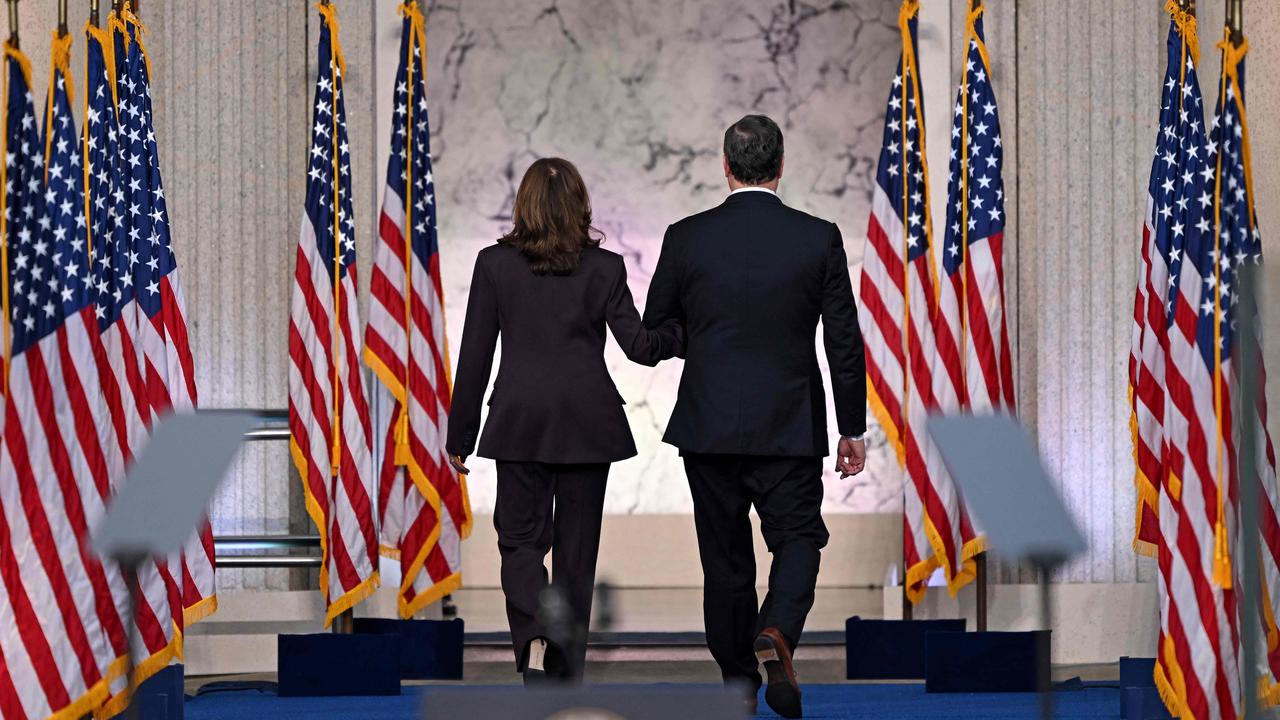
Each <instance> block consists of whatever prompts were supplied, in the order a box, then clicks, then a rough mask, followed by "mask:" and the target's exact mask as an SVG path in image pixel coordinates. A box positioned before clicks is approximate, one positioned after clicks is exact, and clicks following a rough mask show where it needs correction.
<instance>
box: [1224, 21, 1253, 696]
mask: <svg viewBox="0 0 1280 720" xmlns="http://www.w3.org/2000/svg"><path fill="white" fill-rule="evenodd" d="M1226 5H1227V16H1226V23H1227V40H1228V42H1229V43H1230V44H1231V45H1234V46H1236V47H1240V46H1241V45H1242V44H1243V43H1244V7H1243V6H1244V3H1243V1H1242V0H1226ZM1227 62H1228V60H1227V53H1224V54H1223V67H1222V75H1223V77H1224V78H1225V77H1226V76H1227V73H1228V70H1229V68H1228V67H1227V65H1226V63H1227ZM1224 100H1225V98H1224ZM1237 102H1239V103H1240V106H1239V107H1240V122H1241V123H1242V124H1244V122H1245V119H1244V98H1243V97H1238V98H1237ZM1225 111H1226V108H1225V107H1224V108H1223V112H1225ZM1242 152H1248V146H1247V145H1245V146H1244V148H1242ZM1245 162H1246V163H1247V162H1248V156H1247V155H1246V156H1245ZM1247 167H1248V166H1247V165H1246V168H1247ZM1219 175H1221V170H1219ZM1249 202H1250V205H1251V206H1252V203H1253V198H1252V197H1250V198H1249ZM1250 210H1252V207H1251V208H1250ZM1252 218H1253V213H1252V212H1250V214H1249V218H1248V219H1247V220H1246V222H1247V223H1249V224H1250V225H1252ZM1257 270H1258V266H1257V265H1250V264H1248V263H1243V264H1241V266H1240V269H1239V274H1238V277H1237V280H1236V282H1237V285H1238V289H1237V291H1236V293H1237V297H1239V298H1240V304H1239V311H1238V312H1239V315H1238V316H1237V318H1236V320H1237V323H1238V324H1239V327H1242V328H1245V331H1244V332H1242V333H1240V355H1239V358H1240V370H1241V372H1240V385H1239V393H1238V395H1239V397H1240V398H1241V402H1240V407H1239V408H1238V412H1239V413H1240V416H1239V417H1240V419H1239V425H1238V427H1241V428H1243V430H1244V431H1243V432H1242V433H1240V447H1239V450H1238V452H1239V456H1238V457H1239V477H1240V482H1241V487H1240V490H1239V492H1240V497H1241V498H1242V500H1243V499H1245V498H1249V497H1255V498H1257V497H1260V496H1261V492H1262V488H1261V487H1259V480H1260V478H1259V476H1258V464H1257V460H1258V455H1257V453H1258V447H1257V441H1258V439H1259V434H1260V433H1261V432H1262V428H1260V427H1258V425H1259V415H1258V408H1257V406H1256V404H1255V403H1256V402H1257V397H1256V393H1251V392H1244V391H1243V389H1244V388H1250V387H1259V386H1260V385H1261V379H1262V378H1261V377H1260V370H1261V367H1260V363H1259V359H1260V358H1261V355H1262V349H1261V348H1260V347H1259V343H1258V336H1257V334H1256V332H1255V328H1256V327H1258V326H1259V323H1260V318H1259V308H1260V307H1261V305H1260V303H1258V300H1259V298H1258V296H1257V294H1256V293H1260V292H1262V288H1261V287H1259V285H1258V283H1257V280H1258V276H1257ZM1239 512H1240V536H1241V537H1246V538H1257V537H1258V509H1257V506H1256V505H1255V503H1252V502H1245V501H1242V502H1240V510H1239ZM1250 545H1251V543H1250V544H1246V545H1245V547H1244V551H1243V552H1242V553H1240V564H1241V575H1242V584H1243V585H1244V587H1243V589H1242V595H1243V598H1242V603H1241V616H1242V617H1246V618H1256V617H1258V616H1259V608H1258V602H1259V600H1260V598H1261V597H1262V592H1263V590H1262V578H1261V577H1260V575H1259V567H1258V565H1259V562H1258V557H1257V555H1256V554H1255V553H1254V552H1251V551H1250V549H1249V546H1250ZM1258 630H1259V628H1258V626H1257V625H1256V624H1255V623H1252V622H1248V623H1245V625H1244V628H1242V632H1241V640H1242V645H1243V647H1242V650H1243V653H1244V662H1242V663H1241V666H1243V668H1244V672H1243V673H1241V678H1240V680H1241V687H1243V688H1246V690H1245V692H1244V693H1243V694H1244V718H1245V720H1254V719H1255V718H1259V717H1262V714H1261V713H1262V710H1261V707H1260V703H1259V698H1258V693H1257V692H1251V691H1250V688H1253V687H1254V686H1255V682H1256V676H1255V672H1254V669H1255V668H1257V667H1259V665H1260V660H1261V658H1260V657H1259V655H1260V653H1259V650H1260V648H1261V647H1262V642H1261V638H1260V637H1259V632H1258Z"/></svg>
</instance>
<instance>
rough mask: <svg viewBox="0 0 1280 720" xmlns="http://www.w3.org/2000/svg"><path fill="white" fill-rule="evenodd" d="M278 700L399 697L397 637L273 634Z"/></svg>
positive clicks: (339, 634)
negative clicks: (336, 697) (285, 698)
mask: <svg viewBox="0 0 1280 720" xmlns="http://www.w3.org/2000/svg"><path fill="white" fill-rule="evenodd" d="M276 675H277V678H278V681H279V686H280V690H279V693H280V697H315V696H333V695H399V694H400V636H398V635H361V634H358V633H356V634H348V633H332V632H325V633H312V634H309V635H279V636H277V638H276Z"/></svg>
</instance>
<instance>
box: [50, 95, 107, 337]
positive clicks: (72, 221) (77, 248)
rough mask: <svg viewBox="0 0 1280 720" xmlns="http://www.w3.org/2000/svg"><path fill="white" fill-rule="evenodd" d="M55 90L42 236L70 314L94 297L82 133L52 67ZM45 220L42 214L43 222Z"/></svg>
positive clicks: (89, 303)
mask: <svg viewBox="0 0 1280 720" xmlns="http://www.w3.org/2000/svg"><path fill="white" fill-rule="evenodd" d="M52 93H53V96H52V98H51V101H50V104H49V112H48V114H47V115H46V124H45V128H44V133H45V143H46V145H45V147H46V148H47V149H48V159H47V160H46V161H45V175H46V184H45V205H44V212H45V217H46V218H48V229H47V230H45V236H46V238H47V239H48V241H49V244H50V246H51V248H52V251H53V262H54V267H55V269H56V271H57V278H58V282H59V283H60V284H61V286H62V287H61V289H60V290H59V293H60V295H61V300H62V312H63V313H64V314H65V315H66V317H72V316H74V315H76V314H77V313H79V312H80V311H81V310H84V309H85V308H86V307H89V306H90V305H91V304H92V303H93V296H94V293H93V282H92V280H93V278H92V275H91V273H90V269H89V247H88V243H87V242H86V239H85V225H86V223H85V219H84V168H83V167H82V166H81V164H80V163H81V159H80V142H79V140H80V138H79V137H78V136H77V135H76V123H75V117H74V115H73V114H72V109H71V96H70V94H69V93H68V92H67V78H66V77H65V76H63V75H62V73H60V72H55V73H54V87H53V88H52ZM44 223H45V220H44V219H42V220H41V224H42V226H43V225H44Z"/></svg>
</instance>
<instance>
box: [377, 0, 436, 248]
mask: <svg viewBox="0 0 1280 720" xmlns="http://www.w3.org/2000/svg"><path fill="white" fill-rule="evenodd" d="M411 26H412V21H411V20H410V19H409V18H405V20H404V27H403V29H402V31H401V33H400V58H401V62H400V69H399V71H398V72H397V73H396V105H395V112H394V115H393V116H392V125H391V137H392V140H391V157H390V160H389V162H388V163H387V185H388V187H390V188H391V190H392V191H393V192H395V194H396V195H398V196H400V198H401V199H402V200H403V199H404V197H405V165H406V162H407V161H408V160H409V159H410V156H411V157H412V163H413V168H412V173H411V174H410V177H412V178H413V197H412V198H411V200H412V203H413V206H412V207H411V208H410V212H411V217H408V218H406V221H405V225H406V232H409V233H411V234H412V238H413V241H412V247H413V253H414V255H415V256H416V257H417V258H418V261H419V262H420V263H422V267H423V268H426V267H428V266H429V263H430V261H431V256H432V255H434V254H435V253H436V252H437V250H438V248H439V245H438V239H437V236H436V205H435V192H436V190H435V183H434V181H433V179H432V176H431V141H430V135H431V133H430V131H429V123H428V121H427V85H426V82H425V81H424V77H423V75H424V72H423V64H422V53H421V47H422V46H421V42H422V41H421V39H420V38H414V37H411V35H413V33H412V32H411ZM410 74H412V76H413V83H412V84H413V87H412V88H410V87H409V75H410ZM411 91H412V92H411ZM411 95H412V110H411V108H410V96H411ZM410 115H412V118H413V119H412V122H413V127H412V129H410V128H409V122H410ZM406 144H408V145H409V146H410V147H411V148H412V152H409V151H408V150H406Z"/></svg>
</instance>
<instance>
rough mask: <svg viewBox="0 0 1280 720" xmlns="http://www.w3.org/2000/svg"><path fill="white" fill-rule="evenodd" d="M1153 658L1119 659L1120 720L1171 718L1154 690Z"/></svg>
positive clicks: (1154, 661)
mask: <svg viewBox="0 0 1280 720" xmlns="http://www.w3.org/2000/svg"><path fill="white" fill-rule="evenodd" d="M1155 669H1156V659H1155V658H1141V657H1127V656H1126V657H1122V658H1120V717H1121V718H1122V720H1160V719H1163V718H1172V717H1173V716H1172V715H1170V714H1169V710H1168V708H1166V707H1165V706H1164V701H1163V700H1161V699H1160V692H1159V691H1158V690H1156V681H1155Z"/></svg>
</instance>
